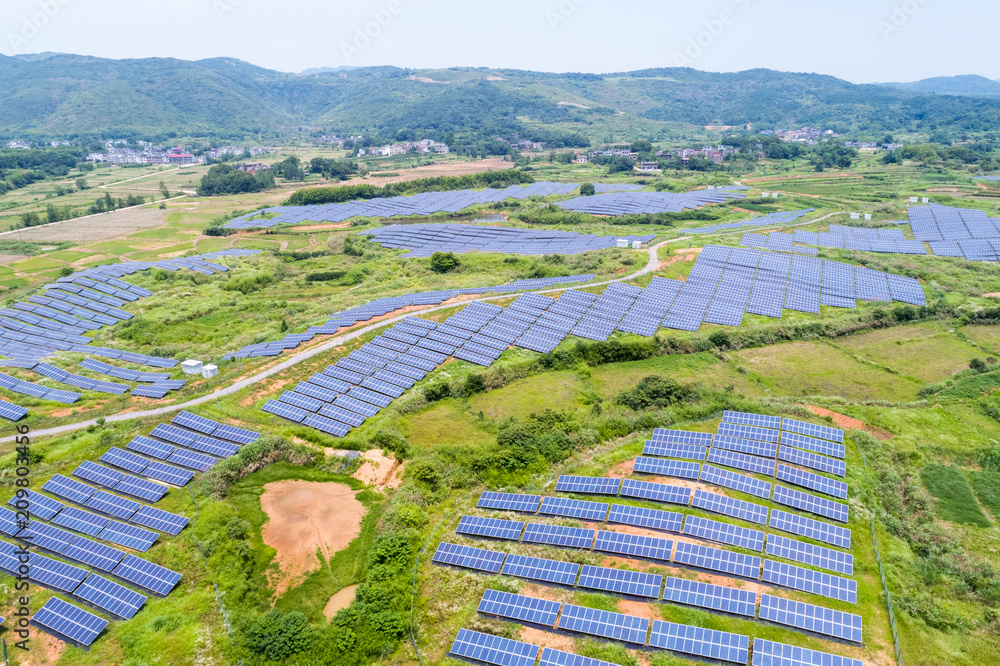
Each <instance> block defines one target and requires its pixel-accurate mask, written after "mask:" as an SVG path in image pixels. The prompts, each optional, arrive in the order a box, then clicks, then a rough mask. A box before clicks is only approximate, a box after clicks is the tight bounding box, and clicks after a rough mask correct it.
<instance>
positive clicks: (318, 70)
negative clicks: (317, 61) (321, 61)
mask: <svg viewBox="0 0 1000 666" xmlns="http://www.w3.org/2000/svg"><path fill="white" fill-rule="evenodd" d="M352 69H360V67H356V66H354V65H341V66H340V67H312V68H310V69H303V70H302V71H301V72H299V76H314V75H316V74H338V73H340V72H349V71H351V70H352Z"/></svg>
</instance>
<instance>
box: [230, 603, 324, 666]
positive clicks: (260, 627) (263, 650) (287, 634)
mask: <svg viewBox="0 0 1000 666" xmlns="http://www.w3.org/2000/svg"><path fill="white" fill-rule="evenodd" d="M243 641H244V644H245V645H246V646H247V648H249V649H250V650H251V651H252V652H254V653H256V654H259V655H263V656H265V657H267V658H268V659H270V660H272V661H281V660H284V659H286V658H287V657H290V656H292V655H293V654H296V653H298V652H302V651H304V650H306V649H307V648H308V647H309V642H310V636H309V631H308V622H307V621H306V616H305V615H303V614H302V613H300V612H298V611H293V612H291V613H283V612H281V610H280V609H278V608H272V609H271V610H269V611H268V612H267V613H265V614H264V615H262V616H260V617H259V618H258V619H257V621H256V622H254V623H253V624H252V625H250V628H249V629H247V631H246V634H244V636H243Z"/></svg>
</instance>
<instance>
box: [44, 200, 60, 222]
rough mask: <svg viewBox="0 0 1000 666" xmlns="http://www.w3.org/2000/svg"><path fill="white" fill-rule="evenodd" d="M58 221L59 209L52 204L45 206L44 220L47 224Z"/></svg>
mask: <svg viewBox="0 0 1000 666" xmlns="http://www.w3.org/2000/svg"><path fill="white" fill-rule="evenodd" d="M58 221H59V211H58V210H56V207H55V206H53V205H52V204H49V205H48V206H46V207H45V222H46V223H47V224H52V223H53V222H58Z"/></svg>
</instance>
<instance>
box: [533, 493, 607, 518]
mask: <svg viewBox="0 0 1000 666" xmlns="http://www.w3.org/2000/svg"><path fill="white" fill-rule="evenodd" d="M608 508H609V507H608V505H607V504H604V503H602V502H586V501H584V500H573V499H566V498H563V497H545V498H543V499H542V505H541V507H539V509H538V513H540V514H543V515H548V516H564V517H567V518H580V519H582V520H596V521H601V522H603V521H604V519H605V518H606V517H607V515H608Z"/></svg>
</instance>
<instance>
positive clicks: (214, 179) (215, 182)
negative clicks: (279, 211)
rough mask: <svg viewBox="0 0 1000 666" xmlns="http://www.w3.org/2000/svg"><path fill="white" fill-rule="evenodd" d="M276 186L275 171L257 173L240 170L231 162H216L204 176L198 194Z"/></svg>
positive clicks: (238, 192) (207, 195)
mask: <svg viewBox="0 0 1000 666" xmlns="http://www.w3.org/2000/svg"><path fill="white" fill-rule="evenodd" d="M271 187H274V171H273V170H272V169H266V170H264V171H258V172H257V173H256V174H250V173H246V172H244V171H240V170H239V169H237V168H236V167H235V166H233V165H231V164H216V165H215V166H213V167H212V168H211V169H209V170H208V173H207V174H205V175H204V176H202V178H201V184H200V185H199V186H198V195H199V196H203V197H211V196H220V195H223V194H246V193H248V192H262V191H264V190H266V189H268V188H271Z"/></svg>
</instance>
